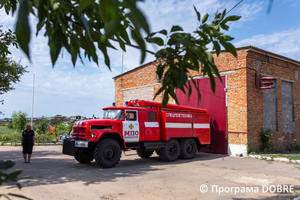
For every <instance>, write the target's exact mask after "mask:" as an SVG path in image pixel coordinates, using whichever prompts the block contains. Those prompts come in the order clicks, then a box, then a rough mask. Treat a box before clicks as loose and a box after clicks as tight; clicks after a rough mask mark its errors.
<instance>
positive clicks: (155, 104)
mask: <svg viewBox="0 0 300 200" xmlns="http://www.w3.org/2000/svg"><path fill="white" fill-rule="evenodd" d="M128 106H141V107H154V108H155V109H156V110H158V111H161V110H166V109H170V110H176V111H178V110H180V111H188V112H194V113H207V110H206V109H201V108H194V107H189V106H179V105H174V104H167V105H166V107H162V105H161V103H158V102H154V101H145V100H138V99H137V100H130V101H128Z"/></svg>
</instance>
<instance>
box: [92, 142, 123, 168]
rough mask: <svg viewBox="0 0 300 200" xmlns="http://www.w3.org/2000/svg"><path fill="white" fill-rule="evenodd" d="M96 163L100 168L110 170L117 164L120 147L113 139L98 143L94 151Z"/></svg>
mask: <svg viewBox="0 0 300 200" xmlns="http://www.w3.org/2000/svg"><path fill="white" fill-rule="evenodd" d="M94 158H95V161H96V163H97V164H98V165H99V166H100V167H102V168H111V167H114V166H116V165H117V164H118V162H119V161H120V158H121V147H120V145H119V143H118V142H117V141H115V140H113V139H104V140H102V141H101V142H99V143H98V144H97V146H96V148H95V151H94Z"/></svg>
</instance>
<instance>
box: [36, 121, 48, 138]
mask: <svg viewBox="0 0 300 200" xmlns="http://www.w3.org/2000/svg"><path fill="white" fill-rule="evenodd" d="M34 129H35V130H36V131H37V132H38V133H39V134H46V132H47V131H48V130H49V122H48V120H47V119H45V118H42V119H41V120H40V121H39V122H38V123H37V124H36V125H35V127H34Z"/></svg>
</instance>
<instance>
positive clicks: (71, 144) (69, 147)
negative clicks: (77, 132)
mask: <svg viewBox="0 0 300 200" xmlns="http://www.w3.org/2000/svg"><path fill="white" fill-rule="evenodd" d="M95 146H96V143H95V142H89V141H84V140H75V139H71V138H67V139H65V140H64V143H63V150H62V153H63V154H66V155H70V156H74V155H75V151H76V150H77V149H78V148H87V149H93V148H95Z"/></svg>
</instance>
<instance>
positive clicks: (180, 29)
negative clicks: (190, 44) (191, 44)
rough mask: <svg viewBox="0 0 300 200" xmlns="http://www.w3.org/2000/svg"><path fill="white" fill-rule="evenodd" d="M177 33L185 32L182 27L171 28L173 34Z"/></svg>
mask: <svg viewBox="0 0 300 200" xmlns="http://www.w3.org/2000/svg"><path fill="white" fill-rule="evenodd" d="M176 31H183V29H182V28H181V27H180V26H172V28H171V31H170V32H171V33H172V32H176Z"/></svg>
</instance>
